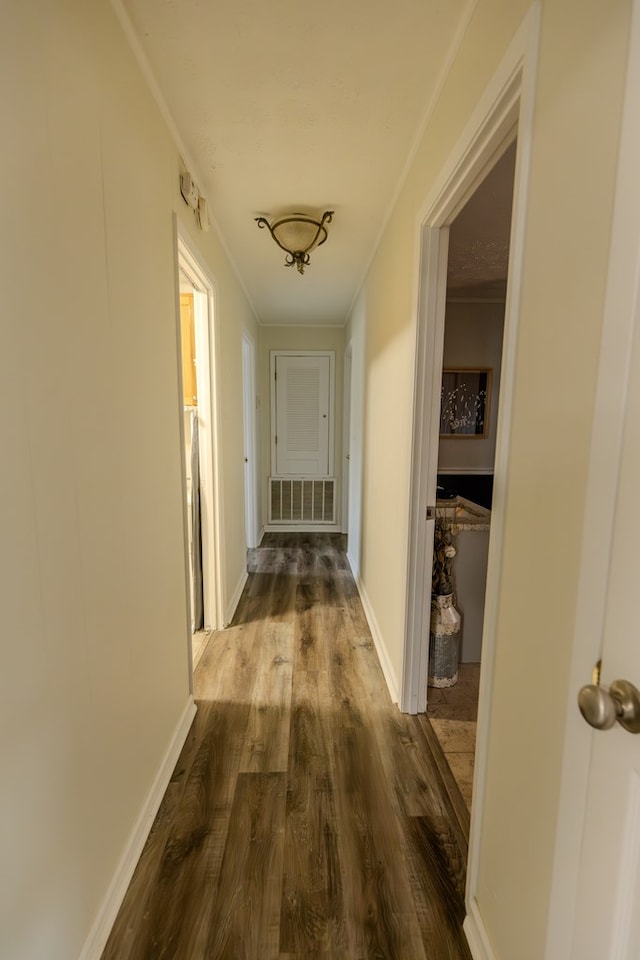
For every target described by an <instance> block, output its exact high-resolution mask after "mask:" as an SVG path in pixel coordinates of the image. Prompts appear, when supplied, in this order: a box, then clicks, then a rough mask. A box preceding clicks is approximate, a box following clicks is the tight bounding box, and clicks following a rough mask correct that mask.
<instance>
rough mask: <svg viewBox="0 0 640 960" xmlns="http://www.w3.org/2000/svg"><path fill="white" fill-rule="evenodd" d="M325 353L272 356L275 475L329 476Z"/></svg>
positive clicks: (328, 364)
mask: <svg viewBox="0 0 640 960" xmlns="http://www.w3.org/2000/svg"><path fill="white" fill-rule="evenodd" d="M330 374H331V363H330V357H329V356H328V355H327V354H316V355H313V354H307V355H304V354H302V355H300V354H296V355H283V354H278V355H276V357H275V427H276V429H275V465H276V469H275V476H278V477H286V476H297V477H326V476H329V461H330V457H329V435H330V431H329V426H330V414H331V411H330V380H331V377H330Z"/></svg>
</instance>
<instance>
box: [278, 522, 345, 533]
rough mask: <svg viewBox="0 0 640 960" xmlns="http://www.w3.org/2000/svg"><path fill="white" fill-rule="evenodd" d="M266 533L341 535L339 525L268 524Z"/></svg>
mask: <svg viewBox="0 0 640 960" xmlns="http://www.w3.org/2000/svg"><path fill="white" fill-rule="evenodd" d="M264 530H265V533H340V526H339V524H337V523H267V524H265V527H264Z"/></svg>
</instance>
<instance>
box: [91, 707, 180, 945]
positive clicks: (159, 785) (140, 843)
mask: <svg viewBox="0 0 640 960" xmlns="http://www.w3.org/2000/svg"><path fill="white" fill-rule="evenodd" d="M195 715H196V705H195V703H194V701H193V697H192V696H190V697H189V699H188V700H187V703H186V705H185V708H184V710H183V711H182V716H181V717H180V719H179V721H178V723H177V725H176V728H175V730H174V732H173V736H172V737H171V740H170V742H169V746H168V747H167V750H166V752H165V755H164V757H163V758H162V761H161V762H160V766H159V767H158V770H157V772H156V775H155V777H154V778H153V782H152V784H151V789H150V790H149V793H148V794H147V798H146V800H145V801H144V803H143V804H142V807H141V808H140V812H139V814H138V817H137V818H136V822H135V824H134V826H133V829H132V831H131V833H130V834H129V838H128V840H127V842H126V844H125V847H124V851H123V853H122V856H121V857H120V861H119V863H118V866H117V867H116V870H115V873H114V874H113V877H112V879H111V883H110V884H109V887H108V889H107V893H106V895H105V897H104V900H103V901H102V904H101V906H100V909H99V910H98V913H97V915H96V918H95V920H94V922H93V926H92V927H91V930H90V932H89V936H88V937H87V939H86V941H85V944H84V947H83V948H82V952H81V954H80V957H79V960H100V957H101V956H102V953H103V950H104V948H105V945H106V942H107V940H108V938H109V934H110V933H111V928H112V927H113V924H114V923H115V920H116V917H117V915H118V910H119V909H120V907H121V905H122V901H123V900H124V897H125V894H126V892H127V889H128V887H129V884H130V882H131V878H132V876H133V871H134V870H135V868H136V866H137V864H138V860H139V859H140V856H141V854H142V850H143V848H144V845H145V843H146V841H147V837H148V836H149V832H150V830H151V827H152V826H153V821H154V820H155V818H156V814H157V813H158V810H159V809H160V804H161V802H162V798H163V797H164V795H165V792H166V790H167V787H168V785H169V781H170V780H171V775H172V774H173V771H174V769H175V766H176V763H177V762H178V757H179V756H180V751H181V750H182V748H183V746H184V743H185V740H186V739H187V735H188V733H189V730H190V728H191V724H192V723H193V718H194V717H195Z"/></svg>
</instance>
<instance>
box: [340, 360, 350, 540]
mask: <svg viewBox="0 0 640 960" xmlns="http://www.w3.org/2000/svg"><path fill="white" fill-rule="evenodd" d="M350 442H351V343H349V344H347V348H346V350H345V351H344V359H343V367H342V471H341V472H342V476H341V482H342V499H341V503H342V510H341V514H340V529H341V530H342V532H343V533H346V534H347V535H348V533H349V481H350V477H349V471H350V469H351V451H350Z"/></svg>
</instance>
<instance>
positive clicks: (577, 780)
mask: <svg viewBox="0 0 640 960" xmlns="http://www.w3.org/2000/svg"><path fill="white" fill-rule="evenodd" d="M638 117H640V0H634V3H633V9H632V26H631V34H630V46H629V65H628V71H627V81H626V94H625V104H624V111H623V119H622V131H621V138H620V154H619V158H618V176H617V186H616V199H615V206H614V216H613V225H612V236H611V247H610V254H609V274H608V279H607V290H606V295H605V305H604V316H603V326H602V338H601V350H600V361H599V368H598V386H597V390H596V402H595V408H594V419H593V432H592V441H591V453H590V462H589V474H588V483H587V494H586V500H585V513H584V522H583V546H582V559H581V566H580V574H579V581H578V595H577V611H576V619H575V630H574V637H573V654H572V661H571V670H570V679H569V689H568V690H567V717H566V724H565V737H564V750H563V762H562V773H561V789H560V804H559V812H558V821H557V830H556V846H555V855H554V867H553V879H552V888H551V902H550V910H549V924H548V929H547V945H546V953H545V958H546V960H556V958H557V957H567V958H568V957H571V956H573V938H574V929H575V924H576V922H578V918H576V915H575V910H576V902H577V892H578V882H579V870H580V858H581V848H582V843H583V825H584V820H585V813H586V804H587V782H588V778H589V768H590V761H591V739H590V738H585V737H584V720H583V719H582V718H581V716H580V714H579V712H578V709H577V705H576V696H577V692H578V690H579V689H580V687H581V686H582V685H583V684H585V683H588V682H589V681H590V677H591V670H592V668H593V665H594V664H595V663H596V661H597V660H598V659H599V658H600V655H601V649H602V636H603V624H604V614H605V605H606V594H605V592H604V591H603V590H602V584H603V583H605V582H606V580H607V575H608V570H609V563H610V556H611V545H612V535H613V524H614V515H615V504H616V490H617V483H618V474H619V466H620V455H621V452H622V442H623V426H624V417H625V405H626V397H627V388H628V377H629V365H630V361H631V355H632V351H631V342H632V339H633V333H634V317H635V312H636V310H637V298H638V296H639V294H640V290H639V285H638V278H639V270H640V193H639V191H638V186H637V185H638V170H640V139H639V138H638V136H637V134H636V135H635V136H633V135H632V130H633V129H634V128H635V129H636V130H637V125H638Z"/></svg>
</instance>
